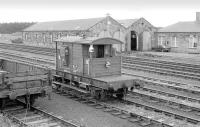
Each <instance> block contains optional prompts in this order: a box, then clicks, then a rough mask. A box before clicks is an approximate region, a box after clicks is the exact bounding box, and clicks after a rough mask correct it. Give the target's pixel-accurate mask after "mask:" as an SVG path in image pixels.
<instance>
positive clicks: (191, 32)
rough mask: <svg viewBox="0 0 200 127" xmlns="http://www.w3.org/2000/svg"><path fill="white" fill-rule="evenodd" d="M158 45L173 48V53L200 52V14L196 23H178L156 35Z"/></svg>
mask: <svg viewBox="0 0 200 127" xmlns="http://www.w3.org/2000/svg"><path fill="white" fill-rule="evenodd" d="M155 38H156V44H157V45H166V46H169V47H171V51H172V52H186V53H199V52H200V12H197V13H196V21H189V22H178V23H175V24H173V25H170V26H167V27H165V28H162V29H159V30H158V31H157V32H156V33H155Z"/></svg>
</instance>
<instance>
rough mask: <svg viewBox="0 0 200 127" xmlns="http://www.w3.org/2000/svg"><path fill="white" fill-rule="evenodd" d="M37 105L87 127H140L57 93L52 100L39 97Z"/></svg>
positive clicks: (53, 94)
mask: <svg viewBox="0 0 200 127" xmlns="http://www.w3.org/2000/svg"><path fill="white" fill-rule="evenodd" d="M35 106H39V107H41V109H45V110H46V111H48V112H53V113H54V114H56V115H58V116H62V117H63V118H64V119H66V120H72V121H73V122H74V123H78V124H79V125H80V124H84V125H86V127H138V125H134V124H133V123H131V122H129V121H127V120H123V119H121V118H118V117H115V116H113V115H111V114H109V113H105V112H103V111H102V110H100V109H95V108H93V107H90V106H88V105H86V104H81V103H79V102H77V101H74V100H72V99H69V98H67V97H64V96H60V95H58V94H55V93H52V100H48V98H39V99H38V100H37V101H36V103H35Z"/></svg>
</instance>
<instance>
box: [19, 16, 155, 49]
mask: <svg viewBox="0 0 200 127" xmlns="http://www.w3.org/2000/svg"><path fill="white" fill-rule="evenodd" d="M154 32H155V27H154V26H153V25H151V24H150V23H149V22H148V21H147V20H145V19H144V18H140V19H127V20H115V19H113V18H112V17H111V16H109V15H108V16H106V17H103V18H90V19H79V20H66V21H54V22H41V23H36V24H35V25H32V26H30V27H28V28H26V29H25V30H24V31H23V34H22V38H23V41H24V43H25V44H27V45H37V46H45V47H54V43H53V41H54V40H56V39H58V38H61V37H63V36H66V37H67V36H81V37H83V38H84V37H86V36H87V37H99V38H101V37H112V38H116V39H119V40H121V41H122V42H123V44H122V45H120V46H117V45H116V46H114V47H115V48H116V49H117V50H118V51H132V50H140V51H144V50H151V48H152V43H153V41H152V40H153V37H154Z"/></svg>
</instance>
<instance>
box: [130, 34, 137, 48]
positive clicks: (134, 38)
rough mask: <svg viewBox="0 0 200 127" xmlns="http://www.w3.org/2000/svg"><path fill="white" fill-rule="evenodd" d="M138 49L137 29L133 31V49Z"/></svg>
mask: <svg viewBox="0 0 200 127" xmlns="http://www.w3.org/2000/svg"><path fill="white" fill-rule="evenodd" d="M132 50H137V35H136V33H135V31H131V51H132Z"/></svg>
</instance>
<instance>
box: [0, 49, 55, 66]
mask: <svg viewBox="0 0 200 127" xmlns="http://www.w3.org/2000/svg"><path fill="white" fill-rule="evenodd" d="M0 58H1V59H4V60H11V61H15V62H18V63H22V64H28V65H31V66H36V67H40V68H50V69H54V68H55V62H54V61H52V60H49V59H41V58H36V57H28V56H25V55H22V54H21V53H20V54H16V53H9V52H6V51H0Z"/></svg>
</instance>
